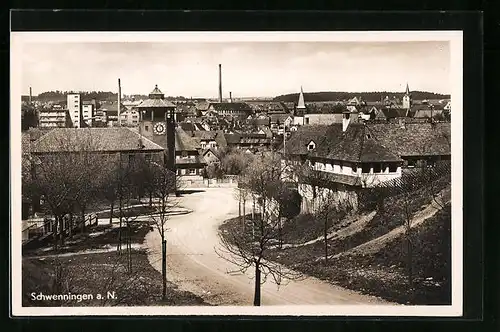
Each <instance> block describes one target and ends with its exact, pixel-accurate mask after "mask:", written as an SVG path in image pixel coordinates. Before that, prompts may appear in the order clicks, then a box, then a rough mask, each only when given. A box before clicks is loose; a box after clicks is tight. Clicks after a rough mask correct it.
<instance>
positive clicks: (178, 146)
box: [175, 127, 200, 151]
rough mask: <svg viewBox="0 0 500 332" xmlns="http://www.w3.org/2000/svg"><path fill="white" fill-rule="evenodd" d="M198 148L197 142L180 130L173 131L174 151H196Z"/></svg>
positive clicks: (178, 128)
mask: <svg viewBox="0 0 500 332" xmlns="http://www.w3.org/2000/svg"><path fill="white" fill-rule="evenodd" d="M199 148H200V146H199V144H198V142H196V140H194V139H193V138H192V137H191V136H189V135H188V134H187V133H186V132H185V131H184V130H183V129H182V128H180V127H177V128H176V129H175V150H176V151H195V150H196V151H197V150H198V149H199Z"/></svg>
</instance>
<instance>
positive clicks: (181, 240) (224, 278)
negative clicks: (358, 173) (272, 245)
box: [145, 188, 389, 305]
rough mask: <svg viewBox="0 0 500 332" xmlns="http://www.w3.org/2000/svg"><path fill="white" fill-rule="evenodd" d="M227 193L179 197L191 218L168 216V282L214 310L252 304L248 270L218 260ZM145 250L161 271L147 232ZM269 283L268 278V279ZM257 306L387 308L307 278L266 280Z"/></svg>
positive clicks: (229, 205)
mask: <svg viewBox="0 0 500 332" xmlns="http://www.w3.org/2000/svg"><path fill="white" fill-rule="evenodd" d="M234 196H235V195H234V190H233V189H230V188H208V189H206V191H205V192H198V193H193V194H188V195H185V196H184V197H182V198H180V200H181V204H182V206H183V207H184V208H187V209H189V210H193V212H192V213H190V214H185V215H177V216H172V217H171V219H170V220H169V222H168V229H169V230H168V232H167V264H168V271H167V275H168V279H169V280H170V281H171V282H173V283H175V284H177V285H179V287H180V288H181V289H183V290H186V291H190V292H193V293H195V294H197V295H199V296H201V297H203V298H204V299H205V300H206V301H207V302H209V303H212V304H216V305H251V304H252V303H253V290H254V280H253V279H252V276H253V273H254V271H253V270H249V271H247V274H242V273H230V271H234V270H235V266H234V265H233V264H231V263H230V262H228V261H227V260H225V259H223V258H221V257H219V256H218V255H217V254H216V252H215V251H214V247H216V246H217V247H218V246H219V238H218V227H219V225H220V224H221V223H222V222H223V221H224V220H227V219H229V218H233V217H236V216H237V215H238V203H237V201H236V199H235V197H234ZM145 246H146V247H147V248H149V250H148V258H149V260H150V263H151V264H152V265H153V267H154V268H155V269H157V270H158V271H161V239H160V236H159V234H158V232H157V231H153V232H150V233H148V235H147V236H146V239H145ZM271 279H272V278H271ZM261 302H262V305H283V304H323V305H327V304H329V305H332V304H344V305H345V304H389V303H387V302H385V301H383V300H380V299H378V298H375V297H371V296H365V295H361V294H359V293H356V292H354V291H350V290H346V289H344V288H341V287H337V286H334V285H332V284H329V283H327V282H324V281H321V280H319V279H316V278H313V277H309V278H307V279H304V280H298V281H291V282H289V283H288V284H286V285H282V286H280V287H279V288H278V286H277V285H276V284H275V283H274V282H273V281H272V280H270V279H268V281H267V282H266V283H264V284H263V285H262V301H261Z"/></svg>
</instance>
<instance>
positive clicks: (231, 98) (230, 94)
mask: <svg viewBox="0 0 500 332" xmlns="http://www.w3.org/2000/svg"><path fill="white" fill-rule="evenodd" d="M229 102H230V103H232V102H233V94H232V92H231V91H229Z"/></svg>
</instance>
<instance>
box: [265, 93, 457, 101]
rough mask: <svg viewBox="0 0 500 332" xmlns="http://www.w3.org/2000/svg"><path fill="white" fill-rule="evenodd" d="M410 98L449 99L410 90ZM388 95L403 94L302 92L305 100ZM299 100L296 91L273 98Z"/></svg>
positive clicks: (399, 97) (440, 95)
mask: <svg viewBox="0 0 500 332" xmlns="http://www.w3.org/2000/svg"><path fill="white" fill-rule="evenodd" d="M411 95H412V98H413V99H414V100H424V99H449V98H450V95H443V94H439V93H433V92H426V91H412V92H411ZM386 96H388V97H389V98H391V99H392V98H393V97H396V98H398V99H401V98H402V97H403V96H404V93H403V92H388V91H380V92H338V91H323V92H308V93H304V99H305V101H306V102H315V101H337V100H338V101H340V100H348V99H351V98H354V97H358V98H360V97H361V99H363V100H364V101H369V102H376V101H380V100H381V99H383V98H385V97H386ZM298 100H299V94H298V93H291V94H286V95H280V96H277V97H275V98H274V101H282V102H297V101H298Z"/></svg>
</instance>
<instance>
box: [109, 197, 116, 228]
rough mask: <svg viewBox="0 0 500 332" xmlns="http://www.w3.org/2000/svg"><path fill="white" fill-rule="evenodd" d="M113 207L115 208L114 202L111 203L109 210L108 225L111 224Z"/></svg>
mask: <svg viewBox="0 0 500 332" xmlns="http://www.w3.org/2000/svg"><path fill="white" fill-rule="evenodd" d="M114 207H115V201H114V200H113V201H111V206H110V209H109V224H110V225H111V224H113V211H114Z"/></svg>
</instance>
